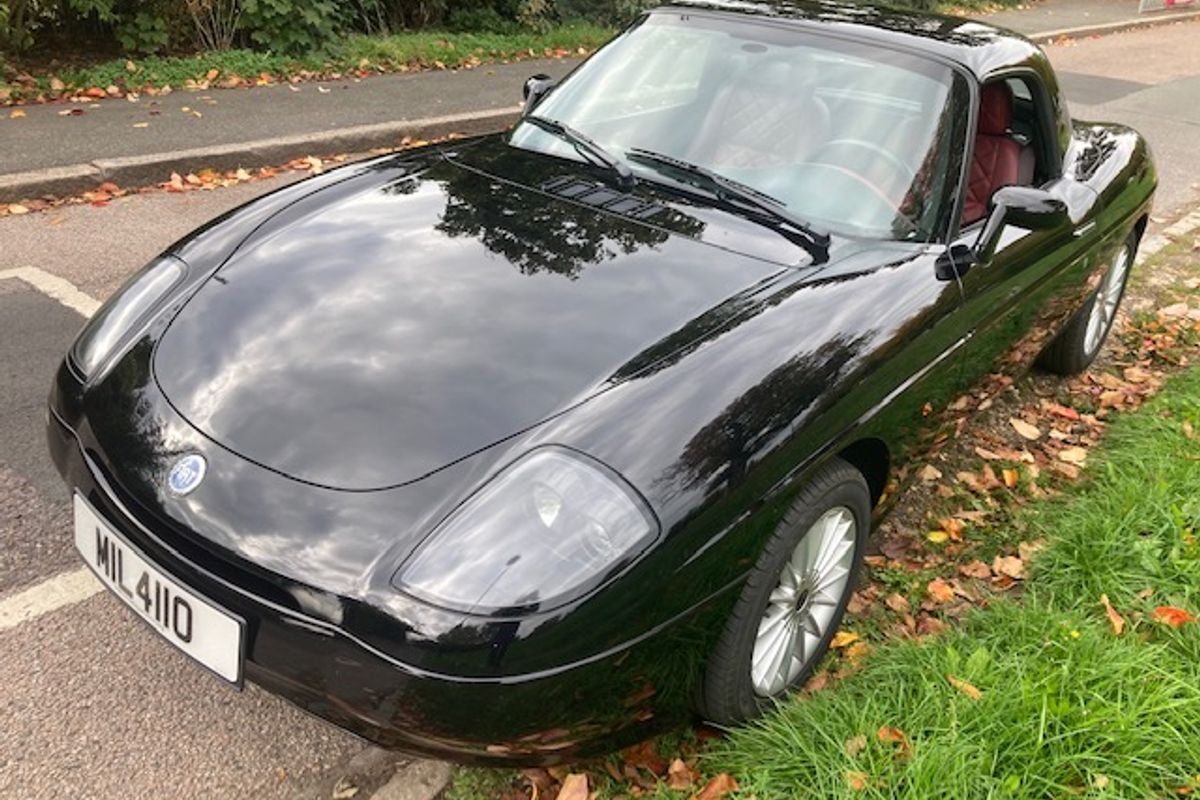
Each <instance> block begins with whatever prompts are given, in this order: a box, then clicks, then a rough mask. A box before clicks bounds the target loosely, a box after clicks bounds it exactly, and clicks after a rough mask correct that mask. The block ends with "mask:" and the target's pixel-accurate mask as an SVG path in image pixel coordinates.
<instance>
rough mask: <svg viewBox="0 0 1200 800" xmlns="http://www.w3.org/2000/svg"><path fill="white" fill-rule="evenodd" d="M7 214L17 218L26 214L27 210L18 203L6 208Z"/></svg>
mask: <svg viewBox="0 0 1200 800" xmlns="http://www.w3.org/2000/svg"><path fill="white" fill-rule="evenodd" d="M8 213H9V214H12V215H13V216H16V217H19V216H21V215H22V214H28V213H29V209H28V208H27V207H26V206H23V205H21V204H19V203H13V204H12V205H10V206H9V207H8Z"/></svg>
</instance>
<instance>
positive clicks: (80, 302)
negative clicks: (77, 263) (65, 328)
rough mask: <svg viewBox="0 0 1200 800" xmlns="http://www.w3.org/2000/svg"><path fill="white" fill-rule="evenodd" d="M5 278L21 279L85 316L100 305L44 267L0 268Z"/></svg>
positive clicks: (0, 272) (0, 277)
mask: <svg viewBox="0 0 1200 800" xmlns="http://www.w3.org/2000/svg"><path fill="white" fill-rule="evenodd" d="M5 278H18V279H20V280H23V281H25V282H26V283H28V284H29V285H30V286H32V287H33V288H34V289H37V290H38V291H39V292H41V293H42V294H44V295H46V296H47V297H49V298H51V299H54V300H57V301H58V302H60V303H62V304H63V305H64V306H66V307H67V308H69V309H71V310H72V311H75V312H78V313H79V314H82V315H83V316H85V317H90V316H91V315H92V314H95V313H96V309H98V308H99V307H100V301H99V300H97V299H96V298H94V297H92V296H90V295H87V294H84V293H83V292H81V291H79V289H78V288H76V286H75V284H73V283H71V282H70V281H68V280H66V279H65V278H60V277H58V276H57V275H52V274H50V273H49V272H46V271H45V270H44V269H38V268H37V267H17V268H16V269H6V270H0V280H3V279H5Z"/></svg>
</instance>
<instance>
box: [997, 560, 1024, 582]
mask: <svg viewBox="0 0 1200 800" xmlns="http://www.w3.org/2000/svg"><path fill="white" fill-rule="evenodd" d="M992 572H995V573H996V574H997V575H1007V576H1008V577H1010V578H1014V579H1017V580H1021V579H1023V578H1024V577H1025V562H1024V561H1022V560H1021V559H1019V558H1017V557H1016V556H996V558H995V559H993V560H992Z"/></svg>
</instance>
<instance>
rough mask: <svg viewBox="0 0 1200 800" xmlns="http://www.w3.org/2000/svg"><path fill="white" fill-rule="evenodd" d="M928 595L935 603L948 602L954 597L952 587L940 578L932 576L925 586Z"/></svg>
mask: <svg viewBox="0 0 1200 800" xmlns="http://www.w3.org/2000/svg"><path fill="white" fill-rule="evenodd" d="M925 588H926V590H927V591H928V592H929V596H930V597H931V598H933V600H934V601H935V602H937V603H949V602H950V601H951V600H953V599H954V587H952V586H951V585H950V584H948V583H946V582H945V581H944V580H942V579H941V578H934V579H933V580H931V581H930V582H929V583H928V584H927V585H926V586H925Z"/></svg>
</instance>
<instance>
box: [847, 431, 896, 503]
mask: <svg viewBox="0 0 1200 800" xmlns="http://www.w3.org/2000/svg"><path fill="white" fill-rule="evenodd" d="M837 455H838V457H839V458H841V459H842V460H844V461H846V462H848V463H849V464H850V465H851V466H852V467H854V468H855V469H856V470H858V471H859V472H860V473H862V476H863V478H864V479H865V480H866V482H867V488H868V489H870V491H871V505H872V506H876V505H878V504H879V501H880V499H881V498H882V497H883V493H884V491H885V490H886V489H887V485H888V478H889V476H890V475H891V458H892V457H891V452H890V450H889V449H888V446H887V443H886V442H884V441H883V440H882V439H879V438H877V437H869V438H864V439H858V440H856V441H854V442H851V443H850V444H849V445H847V446H845V447H843V448H842V449H841V450H840V451H838V454H837Z"/></svg>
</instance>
